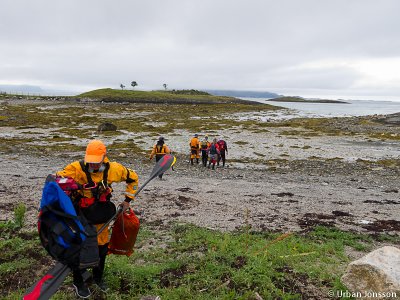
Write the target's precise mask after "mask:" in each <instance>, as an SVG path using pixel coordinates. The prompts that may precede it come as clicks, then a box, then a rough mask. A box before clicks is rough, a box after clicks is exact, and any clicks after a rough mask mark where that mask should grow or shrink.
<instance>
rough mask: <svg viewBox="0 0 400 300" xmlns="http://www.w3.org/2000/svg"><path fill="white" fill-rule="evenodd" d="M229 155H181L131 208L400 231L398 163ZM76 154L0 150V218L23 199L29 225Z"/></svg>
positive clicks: (200, 219)
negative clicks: (52, 176) (216, 162)
mask: <svg viewBox="0 0 400 300" xmlns="http://www.w3.org/2000/svg"><path fill="white" fill-rule="evenodd" d="M228 141H229V140H228ZM315 143H321V140H320V139H319V138H314V139H312V140H307V144H310V145H313V146H314V145H315ZM343 144H347V145H348V146H347V147H348V148H347V149H346V147H343V149H342V153H341V157H348V156H349V154H350V155H351V156H353V155H354V153H353V151H351V150H350V149H353V146H355V147H359V145H358V144H357V141H354V145H351V144H350V143H348V141H346V142H345V143H343ZM370 146H371V145H370ZM363 147H364V148H365V149H364V150H365V151H366V152H368V153H373V151H374V149H372V148H373V147H372V146H371V147H369V148H368V147H366V146H365V145H364V146H363ZM339 149H340V147H339ZM375 150H376V149H375ZM82 151H83V150H82ZM335 151H338V149H335ZM231 152H232V151H231ZM359 154H361V152H360V153H359ZM231 156H233V154H228V162H227V166H226V167H224V168H223V167H218V168H217V169H216V170H215V171H213V170H210V169H206V168H204V167H202V166H201V164H199V165H194V166H191V165H190V164H189V163H188V160H187V158H185V157H183V156H181V155H178V162H177V164H176V166H175V168H174V170H173V171H172V170H170V171H168V172H167V174H165V176H164V178H163V180H162V181H160V180H158V178H157V179H155V180H154V181H153V182H151V183H150V184H149V185H148V188H146V189H145V190H144V191H143V192H142V194H141V195H140V196H138V197H137V201H136V203H135V204H134V207H135V209H136V210H138V211H139V212H140V213H141V218H142V221H143V222H151V223H153V224H155V225H157V224H159V225H166V224H168V223H170V222H175V221H181V222H190V223H194V224H197V225H199V226H204V227H209V228H214V229H218V230H235V229H237V228H240V227H241V226H245V225H247V224H249V225H251V226H252V228H253V229H254V230H273V231H283V232H288V231H299V230H302V229H306V228H308V227H311V226H314V225H317V224H324V225H329V226H336V227H338V228H341V229H345V230H354V231H360V232H372V233H375V232H388V233H392V234H396V233H397V234H398V233H399V232H400V221H399V220H400V210H399V208H400V199H399V187H398V178H399V172H400V170H399V168H398V166H395V165H391V166H386V165H382V164H374V163H371V162H365V161H362V160H359V161H354V160H353V159H351V160H344V159H330V160H329V159H296V160H284V161H275V162H274V163H273V164H270V165H264V164H261V165H257V164H255V163H252V164H248V165H246V164H243V163H236V162H235V163H232V162H230V161H229V158H230V157H231ZM76 158H77V157H76V156H75V155H74V156H73V157H69V156H68V155H62V156H60V157H57V156H56V157H54V156H49V155H43V156H28V155H26V154H19V153H13V154H6V155H2V156H1V158H0V163H1V165H2V168H0V196H1V202H0V208H1V210H2V215H1V219H2V220H8V219H12V210H13V207H15V206H16V204H17V203H19V202H21V201H22V202H24V203H25V204H26V205H27V207H28V212H27V220H28V222H27V223H28V225H30V226H34V223H35V219H36V215H37V208H38V205H39V202H40V196H41V188H42V185H43V182H44V179H45V177H46V175H47V174H48V173H54V172H55V171H56V170H58V169H61V168H62V167H63V166H64V165H65V164H67V163H68V162H70V161H71V160H74V159H76ZM115 159H116V160H119V161H124V163H125V164H126V165H128V166H129V167H131V168H133V169H135V170H136V171H137V172H138V174H139V176H140V178H141V180H142V182H143V181H144V180H145V179H146V178H147V176H148V175H149V173H150V171H151V168H152V164H149V163H148V162H147V161H144V160H135V159H134V158H133V160H132V158H129V157H124V158H122V157H121V158H120V157H116V158H115ZM128 161H129V162H128ZM122 192H123V184H120V186H119V187H118V188H117V189H116V193H115V197H114V199H115V200H117V199H123V197H122Z"/></svg>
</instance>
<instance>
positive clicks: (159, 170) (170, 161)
mask: <svg viewBox="0 0 400 300" xmlns="http://www.w3.org/2000/svg"><path fill="white" fill-rule="evenodd" d="M175 162H176V157H175V156H173V155H171V154H165V155H164V156H163V157H162V158H161V159H160V160H159V161H158V162H157V163H156V165H155V166H154V168H153V170H152V171H151V174H150V178H149V180H152V179H154V178H155V177H157V176H158V175H161V174H163V173H164V172H165V171H167V170H168V169H169V168H171V166H173V165H174V164H175Z"/></svg>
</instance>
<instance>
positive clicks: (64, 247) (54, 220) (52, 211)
mask: <svg viewBox="0 0 400 300" xmlns="http://www.w3.org/2000/svg"><path fill="white" fill-rule="evenodd" d="M38 231H39V237H40V241H41V243H42V245H43V247H44V248H45V249H46V251H47V252H48V253H49V254H50V255H51V256H52V257H53V258H54V259H56V260H57V261H59V262H61V263H63V264H66V265H68V266H70V267H71V268H77V267H79V268H86V267H93V266H96V265H98V262H99V252H98V246H97V231H96V227H94V226H93V225H91V224H89V223H88V222H87V221H86V219H85V218H84V216H82V215H77V213H76V211H75V208H74V206H73V204H72V201H71V199H70V198H69V197H68V195H67V194H66V193H65V192H64V191H63V190H62V188H61V187H60V186H59V185H58V184H57V182H56V181H55V178H54V176H52V175H49V176H48V177H47V179H46V183H45V185H44V188H43V193H42V199H41V202H40V213H39V218H38Z"/></svg>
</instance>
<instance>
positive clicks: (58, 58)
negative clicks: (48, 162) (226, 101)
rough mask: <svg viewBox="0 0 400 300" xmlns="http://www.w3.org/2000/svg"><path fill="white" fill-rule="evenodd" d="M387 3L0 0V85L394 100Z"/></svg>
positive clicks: (392, 25) (393, 47)
mask: <svg viewBox="0 0 400 300" xmlns="http://www.w3.org/2000/svg"><path fill="white" fill-rule="evenodd" d="M399 10H400V2H399V1H397V0H382V1H376V0H352V1H348V0H335V1H321V0H302V1H298V0H280V1H273V0H248V1H227V0H219V1H213V0H203V1H198V0H187V1H178V0H170V1H165V0H149V1H137V0H119V1H114V2H111V1H106V0H85V1H78V0H68V1H67V0H59V1H51V0H37V1H30V0H3V1H2V2H1V4H0V34H1V36H2V39H1V41H0V84H1V83H10V82H13V83H21V84H40V85H42V86H63V87H67V88H69V89H74V87H75V90H83V89H87V88H99V87H118V86H119V84H120V83H121V82H130V81H132V80H136V81H137V82H138V83H139V88H142V89H156V88H160V87H161V86H162V84H163V83H168V85H169V87H171V88H199V89H201V88H203V89H206V88H209V89H254V90H272V91H275V92H278V93H285V91H286V92H287V91H294V90H295V91H298V92H299V93H298V94H299V95H301V94H302V91H303V93H304V94H305V93H308V92H310V91H313V92H315V93H324V92H327V93H328V92H329V94H332V95H338V96H340V95H348V94H355V95H357V93H359V94H361V95H363V94H364V93H365V92H366V91H368V92H369V93H370V94H373V95H382V96H387V95H391V96H400V91H399V88H398V86H399V76H398V75H397V72H396V69H397V68H398V66H399V56H398V50H397V49H399V48H400V39H399V38H398V36H399V33H400V32H399V31H400V19H399V18H398V16H397V14H398V13H397V12H398V11H399Z"/></svg>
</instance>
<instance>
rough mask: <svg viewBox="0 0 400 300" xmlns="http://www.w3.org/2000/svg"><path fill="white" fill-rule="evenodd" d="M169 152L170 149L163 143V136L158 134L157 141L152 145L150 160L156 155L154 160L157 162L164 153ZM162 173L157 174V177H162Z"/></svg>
mask: <svg viewBox="0 0 400 300" xmlns="http://www.w3.org/2000/svg"><path fill="white" fill-rule="evenodd" d="M169 153H171V150H170V149H169V148H168V146H167V145H166V144H165V141H164V138H163V137H162V136H160V137H159V138H158V141H157V143H156V144H155V145H154V146H153V150H152V151H151V154H150V160H152V159H153V157H154V155H155V156H156V162H158V161H159V160H160V159H161V158H162V157H163V156H164V155H165V154H169ZM162 176H163V174H160V175H158V178H160V179H162Z"/></svg>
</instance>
